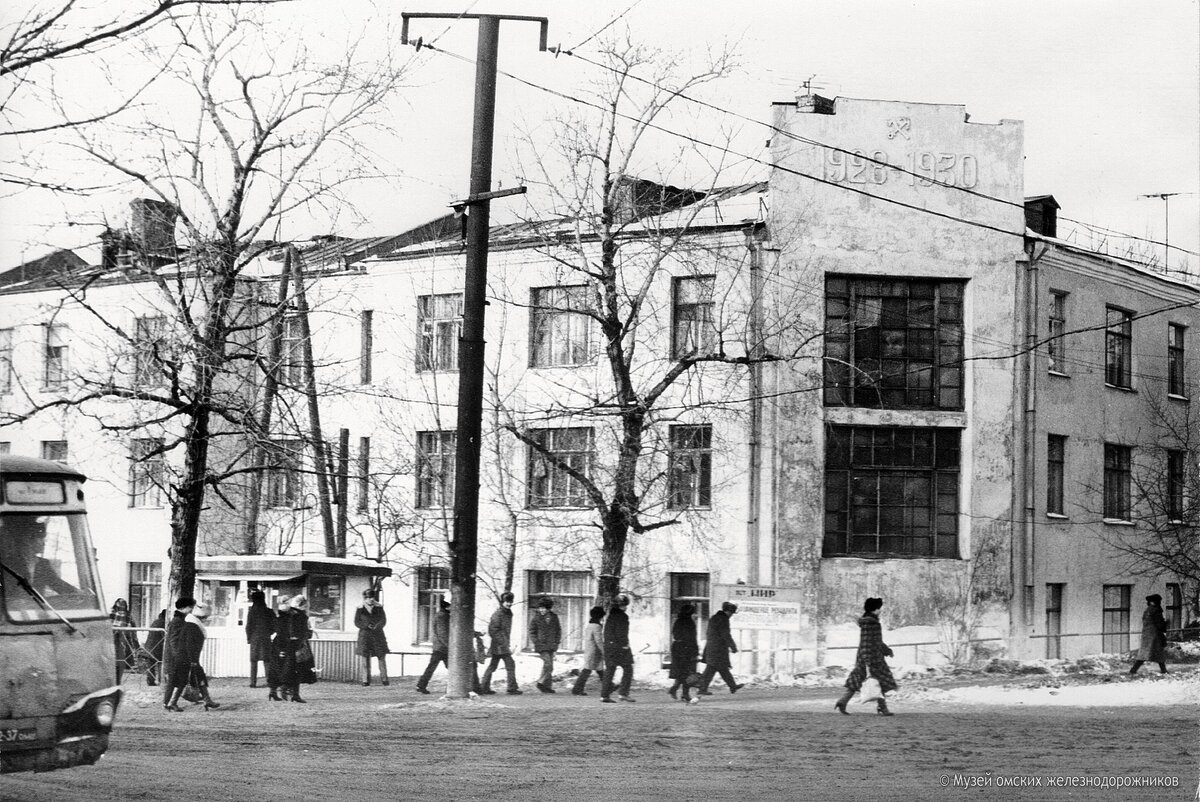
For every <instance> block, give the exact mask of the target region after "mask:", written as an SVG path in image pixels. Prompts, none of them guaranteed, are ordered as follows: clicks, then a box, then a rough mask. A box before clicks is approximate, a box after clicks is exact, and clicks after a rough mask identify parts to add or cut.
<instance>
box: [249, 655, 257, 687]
mask: <svg viewBox="0 0 1200 802" xmlns="http://www.w3.org/2000/svg"><path fill="white" fill-rule="evenodd" d="M250 687H251V688H257V687H258V661H257V660H251V661H250Z"/></svg>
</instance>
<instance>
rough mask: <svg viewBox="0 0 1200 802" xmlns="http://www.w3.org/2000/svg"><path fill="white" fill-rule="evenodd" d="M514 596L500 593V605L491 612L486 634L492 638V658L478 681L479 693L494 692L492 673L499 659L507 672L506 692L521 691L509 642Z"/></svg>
mask: <svg viewBox="0 0 1200 802" xmlns="http://www.w3.org/2000/svg"><path fill="white" fill-rule="evenodd" d="M515 598H516V597H515V596H513V595H512V594H511V593H509V592H508V591H507V590H506V591H504V592H503V593H501V594H500V606H499V607H497V608H496V612H494V613H492V618H491V620H490V621H488V636H489V637H490V638H491V639H492V644H491V646H490V647H489V648H488V654H489V655H490V656H491V658H492V659H491V661H490V662H489V663H488V667H487V668H485V669H484V671H483V678H482V679H481V680H480V681H479V685H480V689H479V692H480V693H495V691H493V690H492V674H493V673H494V672H495V671H496V667H497V666H499V665H500V662H501V661H503V662H504V670H505V671H507V672H508V692H509V693H510V694H513V695H514V696H515V695H517V694H520V693H521V689H520V688H518V687H517V664H516V662H515V661H514V660H513V656H512V643H511V640H512V618H513V612H512V606H513V599H515Z"/></svg>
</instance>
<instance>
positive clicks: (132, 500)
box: [129, 437, 165, 507]
mask: <svg viewBox="0 0 1200 802" xmlns="http://www.w3.org/2000/svg"><path fill="white" fill-rule="evenodd" d="M164 468H165V463H164V461H163V441H162V439H161V438H157V437H152V438H146V439H136V440H134V441H133V443H132V446H131V448H130V450H129V506H130V507H161V506H162V499H163V478H164Z"/></svg>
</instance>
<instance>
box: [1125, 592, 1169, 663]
mask: <svg viewBox="0 0 1200 802" xmlns="http://www.w3.org/2000/svg"><path fill="white" fill-rule="evenodd" d="M1166 652H1167V619H1166V617H1165V616H1163V610H1162V596H1160V595H1158V594H1157V593H1152V594H1150V595H1149V596H1147V597H1146V610H1145V612H1143V613H1142V642H1141V644H1140V646H1139V647H1138V650H1137V655H1135V659H1134V661H1133V667H1132V668H1130V669H1129V673H1130V674H1136V673H1138V669H1139V668H1141V667H1142V663H1144V662H1146V661H1147V660H1149V661H1150V662H1153V663H1158V670H1159V672H1160V673H1162V674H1166V673H1167V656H1166Z"/></svg>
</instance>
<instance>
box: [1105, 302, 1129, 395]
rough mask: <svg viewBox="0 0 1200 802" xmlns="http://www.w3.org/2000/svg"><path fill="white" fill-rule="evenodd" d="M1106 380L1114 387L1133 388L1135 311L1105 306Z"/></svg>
mask: <svg viewBox="0 0 1200 802" xmlns="http://www.w3.org/2000/svg"><path fill="white" fill-rule="evenodd" d="M1105 321H1106V328H1105V330H1104V381H1105V383H1106V384H1110V385H1112V386H1113V387H1120V388H1122V389H1124V390H1131V389H1133V313H1132V312H1130V311H1127V310H1125V309H1118V308H1116V307H1114V306H1109V307H1105Z"/></svg>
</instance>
